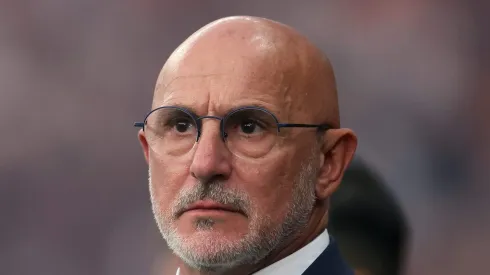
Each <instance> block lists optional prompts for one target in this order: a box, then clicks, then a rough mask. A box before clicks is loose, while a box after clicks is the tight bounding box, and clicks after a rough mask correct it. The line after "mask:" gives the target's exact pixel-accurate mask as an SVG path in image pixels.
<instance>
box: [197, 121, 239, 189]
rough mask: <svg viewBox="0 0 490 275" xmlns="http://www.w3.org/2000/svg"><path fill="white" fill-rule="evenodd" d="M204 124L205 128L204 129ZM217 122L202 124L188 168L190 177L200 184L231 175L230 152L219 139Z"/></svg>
mask: <svg viewBox="0 0 490 275" xmlns="http://www.w3.org/2000/svg"><path fill="white" fill-rule="evenodd" d="M204 124H206V127H204ZM219 125H220V124H219V121H217V120H208V121H206V123H204V122H203V127H202V130H201V136H200V138H199V141H198V142H197V144H196V145H195V146H196V148H195V151H194V156H193V159H192V163H191V166H190V173H191V175H192V176H193V177H194V178H196V179H198V180H199V181H202V182H208V181H210V180H211V179H213V178H228V177H229V176H230V173H231V170H232V169H231V163H230V152H229V151H228V149H227V147H226V144H225V143H224V142H223V140H222V138H221V132H220V127H219Z"/></svg>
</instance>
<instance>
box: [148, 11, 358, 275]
mask: <svg viewBox="0 0 490 275" xmlns="http://www.w3.org/2000/svg"><path fill="white" fill-rule="evenodd" d="M169 105H171V106H175V105H178V106H184V107H186V108H188V109H191V110H193V111H194V112H195V113H196V114H197V115H199V116H205V115H211V116H224V115H225V114H226V113H228V112H229V111H230V110H232V109H234V108H237V107H242V106H261V107H264V108H266V109H268V110H269V111H271V112H272V113H274V114H275V115H276V116H277V118H278V120H279V121H280V122H285V123H307V124H323V123H328V124H330V125H332V126H333V127H334V128H335V129H332V130H328V131H326V132H322V133H320V134H317V132H316V130H314V129H305V128H288V129H284V130H281V134H280V135H279V137H278V141H277V144H276V145H275V146H274V148H273V149H272V150H271V151H270V152H269V153H268V154H267V155H266V156H264V157H262V158H257V159H248V158H243V157H237V156H236V155H234V154H232V153H231V152H230V151H229V150H228V149H227V145H226V143H225V142H223V140H222V139H221V138H220V128H219V121H217V120H213V119H206V120H203V122H202V134H201V137H200V139H199V142H197V143H195V145H194V147H193V148H192V150H191V151H189V152H188V153H186V154H183V155H181V156H172V157H170V156H168V155H165V154H162V153H161V152H157V151H154V150H152V148H150V146H149V145H148V140H147V139H146V135H145V132H144V131H142V130H141V131H140V132H139V134H138V137H139V140H140V143H141V145H142V148H143V152H144V155H145V159H146V161H147V163H148V165H149V182H150V195H151V201H152V208H153V212H154V214H155V220H156V222H157V225H158V227H159V229H160V231H161V232H162V236H163V237H164V238H165V240H166V241H167V243H168V245H169V247H170V248H171V249H172V250H173V252H174V253H175V254H176V255H177V256H179V258H181V259H182V262H181V265H180V269H181V271H180V272H181V273H180V274H183V275H187V274H234V275H241V274H251V273H253V272H255V271H257V270H260V269H262V268H264V267H265V266H268V265H270V264H272V263H274V262H276V261H278V260H280V259H282V258H284V257H286V256H288V255H290V254H291V253H294V252H295V251H297V250H298V249H300V248H301V247H303V246H305V245H306V244H307V243H309V242H310V241H311V240H313V239H314V238H315V237H316V236H318V235H319V234H320V233H321V232H323V230H324V229H325V228H326V224H327V213H328V211H327V210H328V198H329V196H330V195H331V194H332V193H333V192H334V191H335V189H336V188H337V186H338V184H339V183H340V181H341V178H342V175H343V173H344V170H345V168H346V167H347V165H348V164H349V162H350V161H351V159H352V157H353V154H354V152H355V149H356V146H357V139H356V136H355V134H354V133H353V132H352V131H351V130H350V129H345V128H340V122H339V111H338V99H337V91H336V87H335V78H334V74H333V70H332V67H331V65H330V63H329V61H328V59H327V58H326V57H325V56H324V55H323V54H322V53H321V51H319V50H318V49H317V48H316V47H315V46H313V45H312V44H311V43H310V42H309V41H308V40H307V39H306V38H305V37H303V36H301V35H300V34H298V33H297V32H296V31H294V30H293V29H291V28H290V27H287V26H285V25H282V24H280V23H277V22H274V21H271V20H267V19H263V18H256V17H245V16H235V17H228V18H223V19H220V20H217V21H215V22H212V23H210V24H208V25H206V26H204V27H203V28H201V29H200V30H198V31H197V32H195V33H194V34H193V35H191V36H190V37H189V38H188V39H187V40H186V41H184V42H183V43H182V44H181V45H180V46H179V47H178V48H177V49H176V50H175V51H174V53H173V54H172V55H171V56H170V58H169V59H168V60H167V62H166V63H165V65H164V67H163V69H162V71H161V72H160V75H159V77H158V80H157V84H156V88H155V93H154V98H153V104H152V108H157V107H160V106H169ZM203 199H206V200H211V201H215V202H219V203H221V204H226V205H230V206H232V207H233V208H234V209H235V210H236V211H234V212H228V211H222V212H223V213H220V214H205V213H202V212H195V211H188V212H184V210H185V208H186V207H188V206H189V205H191V204H192V203H194V202H196V201H198V200H203Z"/></svg>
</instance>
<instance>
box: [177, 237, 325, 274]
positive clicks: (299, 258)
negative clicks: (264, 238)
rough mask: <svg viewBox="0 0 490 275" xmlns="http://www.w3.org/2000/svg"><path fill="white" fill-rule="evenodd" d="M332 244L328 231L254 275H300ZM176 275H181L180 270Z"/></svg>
mask: <svg viewBox="0 0 490 275" xmlns="http://www.w3.org/2000/svg"><path fill="white" fill-rule="evenodd" d="M329 244H330V236H329V234H328V231H327V229H325V231H323V233H322V234H320V235H318V236H317V237H316V238H315V239H314V240H313V241H312V242H310V243H309V244H307V245H306V246H304V247H302V248H301V249H300V250H298V251H296V252H294V253H293V254H291V255H289V256H287V257H286V258H284V259H281V260H280V261H277V262H275V263H273V264H271V265H269V266H267V267H266V268H264V269H261V270H259V271H257V272H256V273H254V274H253V275H269V274H285V275H286V274H287V275H300V274H303V272H305V271H306V269H307V268H308V267H309V266H310V265H311V264H312V263H313V262H314V261H315V260H316V259H317V258H318V256H320V254H322V252H323V251H324V250H325V249H326V248H327V247H328V245H329ZM176 275H180V268H178V269H177V273H176Z"/></svg>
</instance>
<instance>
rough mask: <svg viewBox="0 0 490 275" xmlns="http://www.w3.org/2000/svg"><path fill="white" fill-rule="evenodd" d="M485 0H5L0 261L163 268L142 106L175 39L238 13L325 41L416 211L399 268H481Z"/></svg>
mask: <svg viewBox="0 0 490 275" xmlns="http://www.w3.org/2000/svg"><path fill="white" fill-rule="evenodd" d="M489 3H490V2H488V1H476V0H475V1H473V0H470V1H457V0H446V1H442V0H410V1H409V0H343V1H319V0H311V1H291V0H282V1H277V0H274V1H258V0H249V1H190V0H180V1H175V0H161V1H156V0H139V1H135V0H133V1H129V0H117V1H116V0H102V1H100V0H83V1H82V0H63V1H61V0H0V132H1V133H2V134H1V136H0V139H1V142H0V215H1V222H0V274H6V275H7V274H39V275H41V274H70V275H78V274H80V275H82V274H83V275H85V274H92V275H99V274H100V275H112V274H114V275H115V274H118V275H125V274H128V275H129V274H157V272H156V270H158V269H159V267H158V266H157V265H155V262H156V259H157V258H159V257H161V256H162V254H165V253H167V252H166V251H165V247H164V243H163V241H161V240H160V237H159V234H158V232H157V229H156V226H155V225H154V223H153V220H152V214H151V210H150V204H149V199H148V191H147V180H146V179H147V170H146V167H145V163H144V160H143V156H142V154H141V151H140V148H139V144H138V142H137V139H136V130H135V129H134V128H132V122H133V121H135V120H138V119H141V118H142V117H143V115H144V114H145V113H146V112H147V111H148V110H149V108H150V102H151V97H152V92H153V87H154V83H155V80H156V76H157V74H158V72H159V70H160V68H161V66H162V65H163V63H164V62H165V59H166V58H167V57H168V55H169V54H170V53H171V51H172V50H173V49H174V48H175V47H176V46H177V45H178V44H179V43H180V42H181V41H182V40H183V39H185V38H186V37H187V36H188V35H190V34H191V33H192V32H194V31H196V30H197V29H198V28H199V27H200V26H202V25H204V24H206V23H208V22H210V21H212V20H215V19H217V18H219V17H223V16H229V15H255V16H264V17H268V18H271V19H274V20H279V21H281V22H283V23H286V24H289V25H291V26H293V27H294V28H296V29H298V30H299V31H301V32H303V33H304V34H305V35H307V36H308V37H309V38H311V39H312V40H313V41H314V42H315V43H316V44H317V45H318V46H319V47H321V48H322V49H324V50H325V52H326V53H327V54H328V55H329V56H330V58H331V60H332V62H333V65H334V68H335V70H336V75H337V79H338V86H339V91H340V100H341V102H340V103H341V115H342V120H343V125H344V126H346V127H351V128H353V129H355V130H356V132H357V133H358V135H359V140H360V147H359V150H358V154H359V155H360V156H362V157H363V159H364V160H365V161H366V162H367V163H368V164H369V165H370V166H371V167H372V168H373V169H374V170H376V171H377V172H378V173H379V174H381V175H382V176H383V178H384V179H385V180H386V182H387V185H388V186H389V188H391V189H392V190H393V191H394V194H395V196H396V198H397V199H398V201H399V203H400V204H401V206H402V208H403V210H404V211H405V212H406V215H407V219H408V222H409V225H410V228H411V230H412V232H411V240H410V246H409V251H408V254H407V261H408V262H407V270H406V274H410V275H415V274H445V275H453V274H454V275H456V274H483V273H485V272H486V271H487V270H488V267H487V265H488V263H487V262H488V253H487V252H488V247H489V246H490V215H488V213H487V212H488V210H487V209H489V205H488V204H489V203H488V201H489V199H490V185H489V184H488V183H489V182H488V178H489V176H490V175H489V170H490V169H488V168H489V163H490V157H489V156H490V154H489V148H490V146H489V143H490V135H489V132H490V123H489V122H488V118H489V117H490V108H488V106H489V103H490V93H489V88H490V77H489V74H490V60H489V59H490V54H489V50H490V48H489V46H490V35H489V31H488V28H489V26H490V20H489V19H488V18H490V4H489Z"/></svg>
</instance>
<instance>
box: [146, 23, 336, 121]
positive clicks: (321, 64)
mask: <svg viewBox="0 0 490 275" xmlns="http://www.w3.org/2000/svg"><path fill="white" fill-rule="evenodd" d="M193 78H194V79H201V80H202V79H204V78H207V82H213V80H214V83H218V82H221V83H220V84H218V85H220V86H222V85H226V88H227V89H229V90H230V91H231V90H232V89H241V90H242V91H243V90H244V89H252V90H259V89H260V90H261V91H260V92H261V93H268V94H270V96H276V97H277V96H278V97H281V98H282V101H283V102H282V104H283V105H284V106H282V107H283V108H284V110H285V111H286V110H287V119H296V117H294V116H293V113H300V114H301V115H299V116H298V118H308V119H310V120H311V119H314V120H315V121H316V122H318V123H330V124H332V125H333V126H336V127H339V111H338V99H337V91H336V86H335V77H334V74H333V70H332V67H331V65H330V62H329V61H328V59H327V58H326V57H325V55H324V54H323V53H322V52H321V51H320V50H319V49H318V48H316V47H315V46H314V45H312V44H311V43H310V42H309V41H308V40H307V39H306V38H305V37H304V36H302V35H301V34H299V33H298V32H296V31H295V30H293V29H292V28H290V27H288V26H286V25H283V24H281V23H278V22H275V21H271V20H268V19H264V18H257V17H244V16H235V17H227V18H223V19H219V20H217V21H214V22H211V23H209V24H208V25H206V26H204V27H202V28H201V29H199V30H198V31H196V32H195V33H194V34H192V35H191V36H190V37H189V38H188V39H187V40H185V41H184V42H183V43H182V44H181V45H180V46H179V47H178V48H177V49H176V50H175V51H174V52H173V53H172V55H171V56H170V58H169V59H168V60H167V62H166V63H165V65H164V67H163V69H162V71H161V73H160V75H159V78H158V81H157V85H156V89H155V97H154V102H153V105H154V107H156V106H158V105H161V103H162V102H165V101H166V99H168V97H171V96H172V94H173V92H174V91H175V89H174V88H173V85H174V84H175V82H181V81H182V80H186V81H188V80H189V79H193ZM217 79H220V81H217ZM199 82H202V81H199ZM264 82H267V84H268V87H267V90H264V89H263V87H258V86H260V85H262V86H263V84H264ZM199 85H202V83H201V84H199ZM208 85H213V84H211V83H208ZM195 88H196V87H189V89H192V90H193V91H194V92H198V91H196V89H195Z"/></svg>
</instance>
